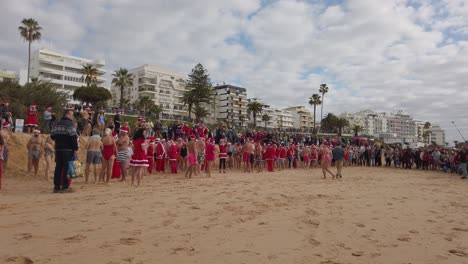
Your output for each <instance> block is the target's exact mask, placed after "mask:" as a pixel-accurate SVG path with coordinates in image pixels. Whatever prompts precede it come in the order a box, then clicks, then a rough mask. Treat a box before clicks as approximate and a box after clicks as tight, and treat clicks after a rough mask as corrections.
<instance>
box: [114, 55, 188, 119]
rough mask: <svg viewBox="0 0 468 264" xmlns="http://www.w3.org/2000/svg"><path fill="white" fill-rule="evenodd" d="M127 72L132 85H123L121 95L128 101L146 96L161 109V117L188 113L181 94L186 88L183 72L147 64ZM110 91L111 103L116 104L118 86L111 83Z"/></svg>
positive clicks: (168, 117) (178, 117)
mask: <svg viewBox="0 0 468 264" xmlns="http://www.w3.org/2000/svg"><path fill="white" fill-rule="evenodd" d="M129 73H131V74H132V75H133V85H132V86H129V87H125V89H124V95H123V96H124V98H125V99H128V100H129V101H130V103H133V102H135V101H136V100H138V99H139V98H141V97H144V96H148V97H150V98H151V99H152V100H153V101H154V103H155V104H156V105H159V106H160V107H161V109H162V110H163V112H162V114H161V119H164V120H181V119H183V118H184V117H186V116H187V115H188V112H187V109H186V107H185V106H184V104H183V103H182V97H183V94H184V92H185V91H186V90H187V88H186V86H185V80H184V78H185V77H184V75H183V74H180V73H176V72H173V71H170V70H167V69H164V68H161V67H159V66H155V65H149V64H145V65H143V66H140V67H138V68H135V69H132V70H130V71H129ZM111 93H112V98H113V100H112V102H111V104H112V105H113V106H118V105H119V102H120V88H119V87H115V86H114V85H112V87H111ZM192 115H193V113H192Z"/></svg>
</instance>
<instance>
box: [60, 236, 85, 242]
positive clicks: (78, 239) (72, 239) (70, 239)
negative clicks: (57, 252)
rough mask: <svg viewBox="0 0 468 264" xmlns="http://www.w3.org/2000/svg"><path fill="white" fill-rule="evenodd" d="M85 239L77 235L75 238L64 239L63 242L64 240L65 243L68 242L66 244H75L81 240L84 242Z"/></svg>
mask: <svg viewBox="0 0 468 264" xmlns="http://www.w3.org/2000/svg"><path fill="white" fill-rule="evenodd" d="M85 238H86V236H83V235H80V234H78V235H75V236H71V237H66V238H64V239H63V240H65V242H68V243H77V242H80V241H81V240H84V239H85Z"/></svg>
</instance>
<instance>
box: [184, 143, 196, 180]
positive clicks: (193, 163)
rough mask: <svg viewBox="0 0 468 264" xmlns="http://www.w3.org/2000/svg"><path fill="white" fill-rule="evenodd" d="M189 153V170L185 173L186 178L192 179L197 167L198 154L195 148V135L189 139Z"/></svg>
mask: <svg viewBox="0 0 468 264" xmlns="http://www.w3.org/2000/svg"><path fill="white" fill-rule="evenodd" d="M187 152H188V163H189V166H188V168H187V171H186V172H185V178H187V179H190V178H192V174H193V173H194V170H195V168H196V166H197V156H198V153H197V149H196V147H195V135H192V137H190V138H188V142H187Z"/></svg>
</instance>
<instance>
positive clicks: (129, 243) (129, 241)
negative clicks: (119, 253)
mask: <svg viewBox="0 0 468 264" xmlns="http://www.w3.org/2000/svg"><path fill="white" fill-rule="evenodd" d="M139 242H141V240H140V239H138V238H134V237H127V238H121V239H120V244H122V245H126V246H132V245H135V244H137V243H139Z"/></svg>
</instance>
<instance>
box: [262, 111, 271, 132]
mask: <svg viewBox="0 0 468 264" xmlns="http://www.w3.org/2000/svg"><path fill="white" fill-rule="evenodd" d="M270 119H271V117H270V116H269V115H268V114H264V115H263V116H262V121H263V122H265V129H266V128H267V124H268V121H270Z"/></svg>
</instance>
